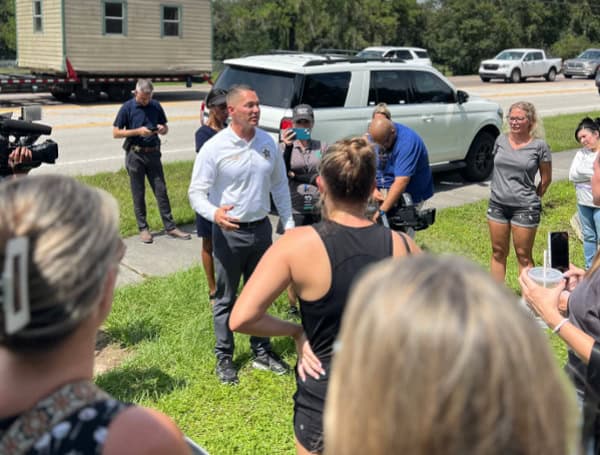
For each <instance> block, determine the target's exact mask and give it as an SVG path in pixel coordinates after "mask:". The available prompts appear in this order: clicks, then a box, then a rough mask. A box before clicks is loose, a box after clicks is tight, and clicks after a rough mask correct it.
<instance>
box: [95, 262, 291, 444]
mask: <svg viewBox="0 0 600 455" xmlns="http://www.w3.org/2000/svg"><path fill="white" fill-rule="evenodd" d="M207 295H208V289H207V287H206V282H205V279H204V274H203V272H202V270H201V269H200V268H199V267H194V268H192V269H190V270H187V271H184V272H180V273H176V274H174V275H172V276H170V277H167V278H159V279H149V280H148V281H146V282H144V283H143V284H141V285H138V286H134V287H126V288H122V289H119V290H117V292H116V294H115V303H114V308H113V311H112V313H111V315H110V317H109V319H108V321H107V323H106V326H105V330H106V332H107V333H108V334H109V336H110V337H111V338H112V339H113V340H116V341H118V342H120V343H121V344H122V345H124V346H127V347H129V348H130V349H131V350H133V351H134V353H135V354H134V355H133V356H132V357H131V358H129V359H128V360H127V362H126V363H125V364H123V365H121V366H120V367H118V368H116V369H114V370H111V371H109V372H107V373H105V374H102V375H100V376H99V377H98V378H97V383H98V384H99V385H100V386H101V387H103V388H104V389H106V390H107V391H108V392H110V393H111V394H113V395H114V396H116V397H118V398H119V399H122V400H126V401H133V402H136V403H140V404H143V405H147V406H152V407H154V408H157V409H160V410H162V411H163V412H165V413H167V414H168V415H170V416H172V417H173V418H174V419H175V420H176V422H177V424H178V425H179V426H180V427H181V428H182V429H183V431H184V432H185V433H186V434H187V435H189V436H190V437H192V438H193V439H194V440H195V441H197V442H198V443H199V444H201V445H202V446H204V447H205V448H207V449H208V450H209V452H210V453H215V454H230V453H239V454H257V453H269V454H286V453H289V454H291V453H293V451H294V449H293V428H292V406H293V403H292V395H293V393H294V390H295V382H294V377H293V375H291V374H289V375H284V376H275V375H273V374H271V373H269V372H264V371H255V370H252V369H251V367H250V360H251V353H250V348H249V342H248V337H247V336H243V335H236V337H235V338H236V352H235V361H236V363H237V364H238V366H239V367H241V371H240V384H239V386H222V385H221V384H220V383H219V382H218V380H217V378H216V376H215V374H214V367H215V359H214V355H213V346H214V336H213V329H212V317H211V312H210V309H209V303H208V299H207V298H206V297H205V296H207ZM286 308H287V304H286V303H285V302H284V301H283V300H281V301H279V302H277V303H276V304H275V305H274V309H273V311H274V312H275V314H279V315H280V316H283V314H284V311H285V310H286ZM273 345H274V347H275V349H276V351H277V352H280V353H282V354H283V357H284V358H285V359H286V360H287V361H288V362H289V363H291V364H293V362H294V361H295V354H294V353H295V351H294V346H293V343H292V341H291V340H289V339H282V338H278V339H274V340H273Z"/></svg>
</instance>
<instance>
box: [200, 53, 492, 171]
mask: <svg viewBox="0 0 600 455" xmlns="http://www.w3.org/2000/svg"><path fill="white" fill-rule="evenodd" d="M224 64H225V67H224V69H223V71H222V72H221V74H220V76H219V78H218V79H217V81H216V83H215V87H216V88H223V89H228V88H229V87H231V86H232V85H234V84H246V85H249V86H250V87H252V88H253V89H254V90H256V92H257V94H258V97H259V99H260V104H261V117H260V127H261V128H263V129H264V130H266V131H267V132H269V133H270V134H271V135H272V136H273V138H274V139H275V140H276V141H277V140H278V139H279V133H280V131H281V130H283V129H285V128H289V127H290V126H291V116H292V108H293V107H294V106H296V105H297V104H310V105H311V106H312V107H313V109H314V112H315V126H314V129H313V136H314V137H315V138H318V139H320V140H322V141H324V142H326V143H328V144H331V143H333V142H335V141H336V140H339V139H341V138H344V137H348V136H357V135H362V134H364V133H365V132H366V131H367V127H368V125H369V122H370V121H371V116H372V113H373V108H374V106H375V105H376V104H378V103H381V102H385V103H387V105H388V107H389V109H390V111H391V113H392V119H393V120H394V121H395V122H399V123H402V124H404V125H407V126H409V127H410V128H412V129H414V130H415V131H416V132H417V133H418V134H419V135H420V136H421V137H422V138H423V140H424V141H425V144H426V145H427V149H428V151H429V161H430V163H431V166H432V169H433V170H442V169H444V170H445V169H448V168H461V172H462V174H463V175H464V177H465V178H467V179H469V180H472V181H480V180H484V179H485V178H487V177H488V176H489V174H490V173H491V171H492V167H493V156H492V152H493V145H494V141H495V139H496V136H498V134H499V133H500V129H501V127H502V109H501V108H500V106H499V105H498V104H497V103H494V102H492V101H487V100H483V99H481V98H478V97H469V95H468V94H467V93H466V92H463V91H462V90H456V89H455V88H454V87H453V86H452V84H451V83H450V82H449V81H448V80H447V79H446V78H445V77H444V76H442V75H441V74H440V73H439V72H438V71H437V70H435V69H434V68H432V67H428V66H422V65H410V64H407V63H402V62H395V61H393V60H385V59H381V60H380V61H374V60H371V59H369V60H365V59H360V58H347V59H345V58H331V57H327V56H323V55H317V54H305V53H285V54H282V53H275V54H265V55H254V56H249V57H242V58H236V59H230V60H225V62H224ZM205 115H206V113H205Z"/></svg>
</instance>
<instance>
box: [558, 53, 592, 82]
mask: <svg viewBox="0 0 600 455" xmlns="http://www.w3.org/2000/svg"><path fill="white" fill-rule="evenodd" d="M599 67H600V49H586V50H585V51H583V52H582V53H581V54H579V55H578V56H577V58H572V59H570V60H565V63H564V64H563V74H564V75H565V77H566V78H568V79H570V78H571V77H573V76H583V77H589V78H590V79H594V77H596V74H597V73H598V68H599Z"/></svg>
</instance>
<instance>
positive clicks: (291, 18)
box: [0, 0, 600, 74]
mask: <svg viewBox="0 0 600 455" xmlns="http://www.w3.org/2000/svg"><path fill="white" fill-rule="evenodd" d="M211 7H212V23H213V57H214V60H215V61H221V60H224V59H226V58H231V57H238V56H241V55H246V54H251V53H256V52H264V51H268V50H273V49H289V50H300V51H315V50H319V49H332V48H335V49H353V50H360V49H362V48H364V47H367V46H375V45H395V46H417V47H424V48H426V49H428V50H429V53H430V55H431V58H432V60H433V62H434V64H435V65H436V66H437V67H439V68H442V69H444V70H446V71H448V72H450V73H453V74H472V73H474V72H476V71H477V68H478V65H479V62H480V61H481V60H483V59H486V58H491V57H493V56H494V55H495V54H496V53H498V52H499V51H500V50H502V49H505V48H508V47H536V48H543V49H545V50H547V51H549V52H550V54H552V55H554V56H556V57H562V58H570V57H574V56H575V55H577V54H578V53H579V52H581V51H583V50H584V49H586V48H588V47H594V46H595V47H600V2H598V1H597V0H425V1H417V0H326V1H322V0H212V1H211ZM184 14H185V9H184ZM132 20H135V19H134V18H132ZM15 47H16V36H15V25H14V0H0V59H1V58H2V57H6V56H13V58H14V55H15Z"/></svg>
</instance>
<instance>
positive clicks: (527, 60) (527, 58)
mask: <svg viewBox="0 0 600 455" xmlns="http://www.w3.org/2000/svg"><path fill="white" fill-rule="evenodd" d="M532 60H533V54H532V53H531V52H530V53H529V54H527V55H526V56H525V58H524V59H523V61H524V62H530V61H532Z"/></svg>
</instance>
